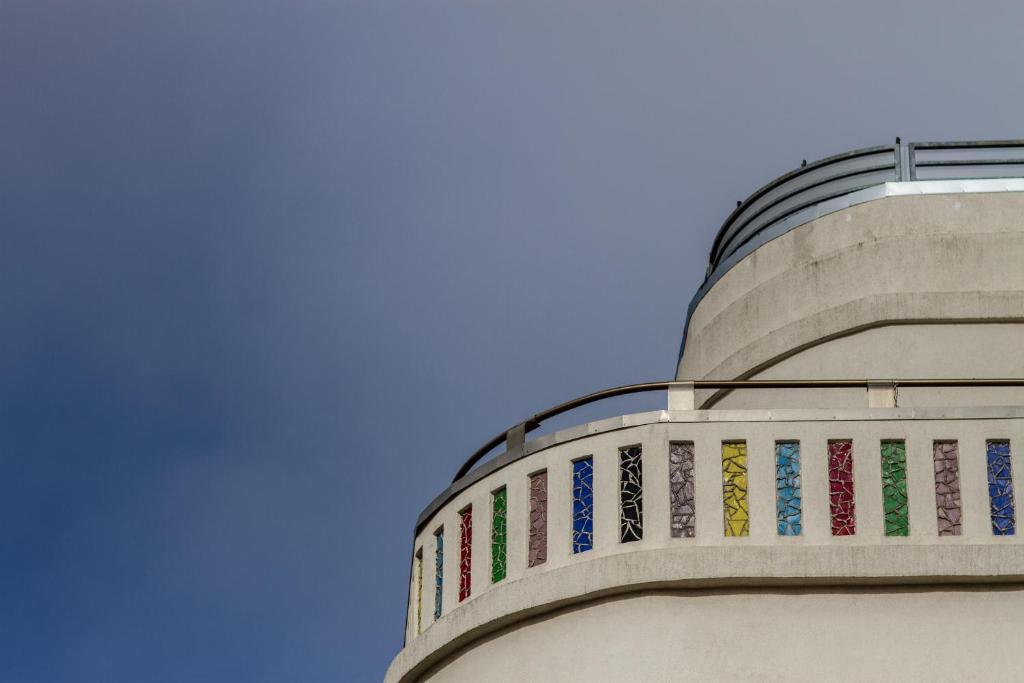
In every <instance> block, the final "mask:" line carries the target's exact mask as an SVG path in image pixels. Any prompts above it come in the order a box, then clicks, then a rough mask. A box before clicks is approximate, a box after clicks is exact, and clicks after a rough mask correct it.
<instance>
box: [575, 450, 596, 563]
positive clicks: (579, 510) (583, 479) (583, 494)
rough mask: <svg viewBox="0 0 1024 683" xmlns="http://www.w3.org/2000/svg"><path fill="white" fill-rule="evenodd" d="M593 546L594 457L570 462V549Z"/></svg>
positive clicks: (580, 551)
mask: <svg viewBox="0 0 1024 683" xmlns="http://www.w3.org/2000/svg"><path fill="white" fill-rule="evenodd" d="M593 547H594V458H592V457H588V458H583V459H582V460H577V461H576V462H574V463H573V464H572V551H573V552H574V553H582V552H585V551H587V550H590V549H591V548H593Z"/></svg>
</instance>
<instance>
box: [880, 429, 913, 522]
mask: <svg viewBox="0 0 1024 683" xmlns="http://www.w3.org/2000/svg"><path fill="white" fill-rule="evenodd" d="M882 511H883V513H884V515H885V517H884V519H885V535H886V536H909V535H910V513H909V506H908V500H907V445H906V443H905V442H903V441H883V442H882Z"/></svg>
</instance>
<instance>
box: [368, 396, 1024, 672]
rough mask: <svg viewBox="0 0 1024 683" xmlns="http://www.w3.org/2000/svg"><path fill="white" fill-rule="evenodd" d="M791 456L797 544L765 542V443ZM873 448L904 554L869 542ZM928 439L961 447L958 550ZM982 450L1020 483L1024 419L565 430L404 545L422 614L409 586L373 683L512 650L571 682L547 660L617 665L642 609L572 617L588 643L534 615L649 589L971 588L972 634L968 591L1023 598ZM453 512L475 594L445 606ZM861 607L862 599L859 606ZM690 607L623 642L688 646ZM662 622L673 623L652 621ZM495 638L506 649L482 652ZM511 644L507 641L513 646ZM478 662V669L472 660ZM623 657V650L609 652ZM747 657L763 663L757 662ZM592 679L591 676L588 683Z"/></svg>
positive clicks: (616, 424)
mask: <svg viewBox="0 0 1024 683" xmlns="http://www.w3.org/2000/svg"><path fill="white" fill-rule="evenodd" d="M832 438H850V439H853V442H854V454H855V455H854V458H855V466H854V475H855V490H856V505H857V526H858V529H857V534H856V535H855V536H851V537H845V538H840V537H833V536H832V535H831V533H830V528H829V509H828V480H827V464H826V449H827V441H828V440H829V439H832ZM733 439H744V440H746V442H747V446H748V474H749V494H748V495H749V502H750V516H751V525H750V536H748V537H745V538H726V537H725V536H724V534H723V513H722V474H721V472H722V469H721V443H722V441H723V440H733ZM789 439H797V440H799V441H800V443H801V451H802V459H803V463H802V479H803V516H804V530H803V534H802V535H801V536H799V537H781V536H779V535H778V534H777V530H776V524H775V471H774V443H775V441H776V440H789ZM882 439H905V440H906V444H907V463H908V483H909V498H910V508H909V509H910V536H909V537H906V538H892V537H886V536H885V535H884V527H883V510H882V507H883V506H882V490H881V465H880V455H879V448H880V442H881V440H882ZM935 439H943V440H944V439H957V440H958V441H959V443H960V460H961V486H962V496H963V513H964V533H963V535H962V536H959V537H941V538H940V537H939V536H938V535H937V527H936V520H935V499H934V481H933V469H932V442H933V440H935ZM986 439H1009V440H1010V441H1011V452H1012V454H1013V467H1014V470H1015V471H1016V472H1024V469H1022V468H1024V462H1022V461H1021V458H1022V448H1024V409H1020V408H1003V409H1000V408H963V409H951V408H917V409H910V408H905V409H863V408H861V409H849V410H844V409H836V410H772V411H764V410H760V411H753V410H714V411H688V412H678V413H668V412H656V413H644V414H640V415H633V416H624V417H622V418H617V419H614V420H608V421H602V422H599V423H592V424H589V425H584V426H582V427H580V428H575V429H573V430H567V431H566V432H565V433H563V434H562V435H559V434H556V435H555V436H554V437H553V438H552V437H548V438H546V439H545V440H544V441H543V444H544V446H543V447H541V448H539V449H538V448H537V447H536V444H535V445H533V446H531V445H529V444H528V448H527V455H525V456H524V457H522V458H520V459H518V460H515V461H513V462H511V463H509V464H507V465H506V466H505V467H502V468H500V469H498V470H496V471H494V472H491V473H490V474H488V475H487V476H486V477H484V478H483V479H481V480H479V481H477V482H476V483H474V484H473V485H472V486H470V487H469V488H467V489H466V490H464V491H462V492H460V493H459V494H458V495H456V496H455V497H454V498H453V499H452V500H450V501H448V502H447V503H446V504H445V505H444V506H442V507H441V509H440V510H439V511H438V513H437V514H436V515H435V516H434V517H433V518H432V519H430V520H428V522H427V524H426V525H425V526H424V528H423V530H422V532H421V533H420V534H418V535H417V537H416V539H415V543H414V546H413V548H411V549H410V560H411V558H412V556H413V554H414V553H416V552H417V551H418V550H420V549H422V552H423V557H424V561H425V567H424V572H423V580H424V583H425V586H424V589H423V593H422V603H418V601H417V598H416V595H417V592H418V591H417V586H416V580H417V577H416V574H415V573H414V574H413V583H412V585H410V587H409V588H410V598H411V599H410V611H409V629H408V631H407V644H406V647H405V649H404V650H403V651H402V652H401V653H400V654H399V656H398V657H397V658H396V659H395V661H394V663H393V664H392V667H391V669H390V670H389V673H388V680H393V681H398V680H416V679H417V678H419V677H421V676H424V675H426V674H427V672H428V671H431V670H433V671H435V672H436V676H435V679H436V680H481V676H482V669H481V668H480V667H483V666H484V665H485V663H486V662H489V661H492V660H497V661H514V659H515V658H521V657H523V653H522V652H521V650H520V645H521V643H522V642H527V641H530V642H532V640H535V639H541V640H548V641H550V647H549V649H548V651H547V654H544V653H541V654H539V655H538V656H539V657H540V659H539V660H538V661H543V662H547V664H545V666H547V667H549V668H548V669H547V670H548V671H549V672H550V676H549V679H551V680H564V679H569V678H572V677H574V676H575V674H574V673H573V671H574V670H573V669H571V668H564V667H568V666H569V665H570V664H571V662H570V661H569V660H567V659H565V658H564V656H563V655H561V654H559V652H561V650H558V651H557V652H556V650H557V643H561V644H562V645H563V646H566V647H568V646H571V645H573V644H575V643H577V642H578V641H579V638H578V635H579V634H580V633H591V634H592V635H593V637H594V638H596V639H597V640H596V641H595V642H596V644H597V645H599V647H600V648H601V655H600V657H601V658H603V659H608V661H609V662H611V661H612V660H615V659H616V658H615V657H613V656H612V655H613V654H614V652H615V650H614V648H613V649H607V647H606V646H607V643H606V641H608V640H609V639H610V638H611V637H612V635H613V634H614V633H616V632H617V631H618V630H619V629H621V628H623V627H624V624H625V623H629V624H633V621H628V622H621V621H618V618H619V617H621V618H622V619H632V617H631V616H630V615H634V616H635V615H637V614H639V613H640V612H643V608H642V607H641V606H640V603H638V604H637V605H636V606H630V605H629V604H628V603H629V602H630V599H627V598H625V597H624V598H623V600H622V601H617V602H615V603H614V605H613V606H611V607H609V606H608V605H606V604H604V603H602V604H601V606H598V605H593V610H594V611H592V612H591V611H588V610H590V609H591V608H590V607H586V608H584V609H583V610H582V611H580V612H574V613H573V614H580V615H582V617H583V618H584V620H590V621H588V622H587V623H588V625H585V626H580V628H581V629H582V631H579V632H577V631H576V630H574V627H573V626H572V619H569V620H568V621H566V619H565V618H564V617H557V618H554V617H552V618H550V619H549V618H545V619H543V620H541V621H540V622H537V623H536V624H535V623H532V622H531V623H529V624H528V623H527V620H529V619H532V618H535V617H538V616H540V615H549V614H551V613H553V612H554V611H556V610H560V609H563V608H565V607H566V606H568V605H575V606H583V605H591V604H592V603H594V601H598V600H603V599H604V598H607V597H608V596H610V595H620V596H627V595H631V594H634V593H636V592H637V591H640V592H643V591H649V590H651V589H659V590H660V589H671V590H686V591H689V590H699V589H707V588H709V587H716V588H722V587H728V588H742V587H751V586H759V587H771V588H772V589H773V590H774V589H775V588H791V587H793V586H794V585H803V586H815V587H819V586H823V585H829V586H835V585H860V584H862V583H870V584H872V585H886V584H891V583H893V582H894V581H898V582H904V583H923V584H946V583H949V582H951V581H956V582H966V583H967V584H970V585H972V587H971V588H969V589H964V588H959V589H952V590H953V591H954V592H955V593H956V594H957V595H958V596H960V597H959V598H957V600H958V604H960V605H962V606H963V607H964V609H967V610H974V615H973V616H972V617H971V619H976V620H979V621H980V620H982V619H983V617H984V612H985V610H986V609H988V607H987V605H988V604H989V603H988V602H985V600H987V598H984V597H976V596H975V590H976V586H977V585H987V584H988V583H990V582H993V581H997V582H1006V581H1009V582H1019V581H1022V580H1024V545H1022V542H1021V540H1019V539H1020V538H1021V537H1017V536H1001V537H995V536H993V535H992V530H991V524H990V521H989V508H988V505H989V501H988V490H987V480H986V461H985V440H986ZM674 440H689V441H693V442H694V445H695V461H696V462H695V470H696V507H697V518H696V537H695V538H673V537H671V534H670V520H669V486H668V447H669V443H670V441H674ZM636 443H639V444H641V445H642V447H643V452H644V508H645V520H644V538H643V540H642V541H639V542H635V543H629V544H621V543H619V541H618V514H619V510H618V504H619V503H618V465H617V463H618V459H617V458H618V449H619V448H620V447H622V446H626V445H631V444H636ZM583 455H593V457H594V463H595V475H594V491H595V493H594V498H595V517H594V531H595V547H594V549H593V550H590V551H588V552H585V553H581V554H577V555H573V554H572V553H571V552H570V538H571V532H570V523H571V521H570V516H571V515H570V507H571V492H570V489H571V483H570V477H571V463H572V461H573V460H574V459H576V458H578V457H581V456H583ZM545 468H546V469H547V471H548V477H549V521H548V561H547V563H545V564H543V565H541V566H539V567H535V568H527V567H526V555H527V506H528V491H527V480H528V476H529V475H530V474H531V473H533V472H536V471H538V470H540V469H545ZM500 486H506V487H507V489H508V539H509V540H508V556H509V561H508V576H507V578H506V579H505V580H504V581H502V582H500V583H498V584H491V583H490V574H489V568H490V558H489V540H490V539H489V535H490V508H489V506H490V495H491V492H492V491H494V490H495V489H497V488H498V487H500ZM469 504H472V505H473V509H474V530H473V532H474V533H473V558H474V561H473V569H472V572H473V576H472V579H473V593H472V595H471V597H470V598H469V599H468V600H466V601H465V602H462V603H459V601H458V594H457V587H458V571H459V568H458V541H457V538H458V533H457V530H458V512H459V510H461V509H463V508H464V507H465V506H466V505H469ZM441 525H443V526H444V528H445V531H446V539H445V540H446V561H445V568H444V569H445V575H444V588H445V592H444V610H443V616H442V617H441V619H440V620H438V621H436V622H435V621H434V620H433V618H432V617H433V578H434V577H433V557H434V536H433V534H434V531H435V530H436V529H437V528H438V527H439V526H441ZM904 593H906V596H908V597H906V604H907V605H908V609H911V610H918V612H917V616H915V617H914V618H919V619H925V618H926V616H927V612H926V611H920V610H924V609H925V608H924V607H923V603H921V599H920V598H917V597H914V596H916V595H917V593H915V592H914V591H904ZM869 594H871V593H870V591H869V593H865V595H869ZM961 594H962V595H961ZM773 595H774V593H773ZM851 595H852V594H851ZM901 595H903V593H901ZM1014 595H1016V594H1014ZM688 596H689V597H696V595H695V594H694V595H691V594H690V593H688V592H682V593H678V594H676V593H673V594H672V595H671V596H664V597H663V598H658V600H656V601H655V602H657V603H658V606H657V607H656V608H655V607H652V609H656V610H661V613H663V614H665V615H669V614H671V615H672V616H671V618H669V616H666V617H664V618H660V617H659V618H656V619H655V620H654V622H653V625H650V624H648V623H647V621H644V622H643V624H638V625H637V628H640V629H647V628H654V629H655V630H658V631H660V632H662V633H663V634H664V637H663V639H662V640H661V641H659V642H660V643H661V644H660V645H658V647H665V648H669V647H671V644H672V643H673V642H675V643H677V644H678V643H679V642H680V641H679V637H680V636H678V635H674V634H678V633H680V629H682V632H686V631H687V630H688V629H689V630H692V629H694V628H696V626H697V625H699V624H700V623H701V621H700V619H698V618H697V617H696V616H694V617H693V620H692V621H688V619H689V617H688V616H685V615H681V614H677V613H676V611H678V609H679V608H682V607H685V606H686V605H688V604H690V603H689V602H688V600H689V597H688ZM972 596H975V597H972ZM645 599H646V598H645ZM844 599H845V598H844ZM864 599H865V600H870V598H864ZM1014 599H1016V598H1014ZM716 600H718V601H720V602H721V605H722V609H725V606H727V605H732V604H747V605H748V606H747V607H743V608H742V609H740V608H739V607H737V608H736V609H733V610H732V611H731V612H730V613H729V614H725V613H723V615H722V616H721V620H724V621H723V622H722V623H725V621H736V622H738V623H742V619H744V618H748V617H749V616H750V614H751V613H752V611H754V612H756V611H758V610H760V609H762V608H763V609H764V610H770V609H776V610H778V609H781V608H779V607H770V606H769V604H774V603H773V602H772V600H771V599H769V598H767V597H766V598H765V599H764V600H763V601H762V600H761V598H757V599H754V598H751V600H750V601H749V602H748V603H743V602H742V601H740V603H735V602H730V600H731V599H727V598H725V597H722V596H719V597H718V598H711V599H710V601H707V600H706V601H704V602H701V603H700V604H708V605H711V604H714V603H715V601H716ZM850 600H853V598H850ZM900 600H903V598H902V597H901V598H900ZM762 602H763V603H764V604H763V605H762ZM804 602H805V603H806V602H807V601H804ZM811 602H814V600H812V601H811ZM817 602H819V603H820V604H819V605H818V606H816V607H815V606H813V605H810V604H803V603H802V606H801V607H800V608H799V610H798V611H797V613H800V610H804V611H806V613H807V614H808V615H813V614H815V613H817V614H820V615H822V618H824V616H823V615H825V614H827V613H830V610H831V609H832V608H831V607H829V605H831V604H833V603H835V604H843V605H847V606H849V605H851V604H853V603H844V602H842V600H839V602H838V603H836V600H835V599H834V596H833V595H832V594H831V593H828V592H827V591H826V593H823V594H820V598H819V599H818V600H817ZM609 604H611V603H609ZM643 604H646V603H643ZM670 604H671V605H676V608H672V609H670V608H669V607H667V605H670ZM694 604H696V603H694ZM857 604H860V603H857ZM864 604H867V603H864ZM871 604H876V603H871ZM417 609H422V612H423V619H422V625H423V630H422V632H421V633H416V621H417V620H416V610H417ZM687 609H688V608H687ZM872 609H873V608H872ZM607 610H612V611H610V612H609V611H607ZM815 610H817V612H815ZM767 613H769V612H766V614H767ZM591 614H592V615H594V616H593V619H592V620H591V617H589V616H587V615H591ZM602 615H603V616H602ZM612 615H618V616H616V618H615V619H613V620H611V621H607V620H605V619H604V616H612ZM680 620H681V621H680ZM755 623H760V622H755ZM538 624H540V625H538ZM557 624H565V626H564V629H563V630H558V629H562V628H563V627H557V628H556V626H557ZM602 624H603V625H602ZM821 627H822V625H821V624H818V626H816V627H812V626H811V625H808V626H807V627H806V628H805V631H804V632H803V633H806V632H808V631H810V630H814V629H820V628H821ZM851 628H852V627H851ZM502 629H504V632H505V633H507V634H510V637H505V636H502V637H497V638H496V637H493V634H494V633H495V632H496V631H498V630H502ZM524 629H525V630H524ZM538 629H539V630H538ZM546 629H547V630H546ZM551 629H555V630H551ZM521 630H523V633H522V635H515V637H511V634H517V633H519V632H520V631H521ZM527 631H528V632H529V633H527ZM744 633H746V634H747V637H748V639H756V638H758V637H760V636H759V635H758V631H757V630H756V629H754V628H753V627H751V626H745V627H744ZM922 633H924V632H922ZM531 634H532V635H531ZM481 638H484V640H481ZM523 639H526V640H523ZM627 642H628V641H627ZM812 645H813V642H812ZM623 647H625V646H623ZM651 647H654V645H652V646H651ZM758 647H760V646H758ZM765 647H766V646H765ZM808 647H809V649H808V650H807V652H814V647H811V646H808ZM480 648H483V649H480ZM477 649H480V652H479V653H476V654H474V651H475V650H477ZM629 649H630V648H628V647H625V650H624V652H625V651H628V650H629ZM656 649H657V648H656ZM748 652H758V653H760V652H762V650H758V649H757V648H755V649H754V650H749V651H748ZM516 653H518V654H516ZM745 656H746V655H744V657H745ZM923 656H924V655H923V654H922V653H920V652H917V653H915V654H914V655H913V657H916V658H918V659H919V658H920V657H923ZM758 657H760V654H759V655H758ZM911 659H912V660H913V661H916V660H914V659H913V658H911ZM718 660H719V657H718V655H715V656H713V657H712V658H711V659H709V660H708V663H705V664H700V665H699V666H698V665H697V664H696V663H694V664H693V666H694V667H696V668H693V669H692V672H694V673H695V674H697V673H700V672H701V671H704V670H705V669H703V668H701V667H708V666H711V665H712V663H713V662H715V661H718ZM674 661H677V660H675V659H673V658H668V659H666V660H665V663H664V664H657V665H655V664H651V665H650V666H665V667H668V666H670V665H671V664H672V662H674ZM744 661H746V663H745V664H744V663H743V662H744ZM757 661H760V660H743V659H742V657H741V659H738V660H737V661H736V664H737V666H755V663H756V662H757ZM474 662H476V663H475V664H474ZM763 664H764V662H762V665H763ZM439 667H440V668H439ZM661 670H662V669H656V668H655V669H651V670H650V671H649V673H650V676H651V679H653V680H658V678H657V676H658V675H659V674H658V671H661ZM814 670H816V669H813V668H811V669H808V671H814ZM601 671H604V672H605V673H604V674H603V675H602V674H601ZM616 671H617V669H615V667H614V666H610V665H609V666H605V667H602V666H599V665H597V664H595V665H594V667H593V676H592V677H593V679H594V680H622V677H621V676H619V675H618V674H617V673H616ZM735 671H736V672H741V671H743V669H736V670H735ZM432 675H435V674H432ZM483 678H488V676H483ZM644 678H646V675H645V676H644Z"/></svg>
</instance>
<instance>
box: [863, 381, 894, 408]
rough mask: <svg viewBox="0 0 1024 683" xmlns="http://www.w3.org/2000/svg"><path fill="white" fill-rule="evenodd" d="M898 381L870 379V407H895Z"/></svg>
mask: <svg viewBox="0 0 1024 683" xmlns="http://www.w3.org/2000/svg"><path fill="white" fill-rule="evenodd" d="M895 407H896V382H895V381H893V380H889V381H882V380H868V408H895Z"/></svg>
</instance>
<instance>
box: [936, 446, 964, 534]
mask: <svg viewBox="0 0 1024 683" xmlns="http://www.w3.org/2000/svg"><path fill="white" fill-rule="evenodd" d="M932 462H933V465H934V469H935V515H936V519H937V521H938V525H939V536H959V535H960V526H961V519H962V512H961V509H960V451H959V448H958V447H957V443H956V441H936V442H935V443H934V444H933V445H932Z"/></svg>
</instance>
